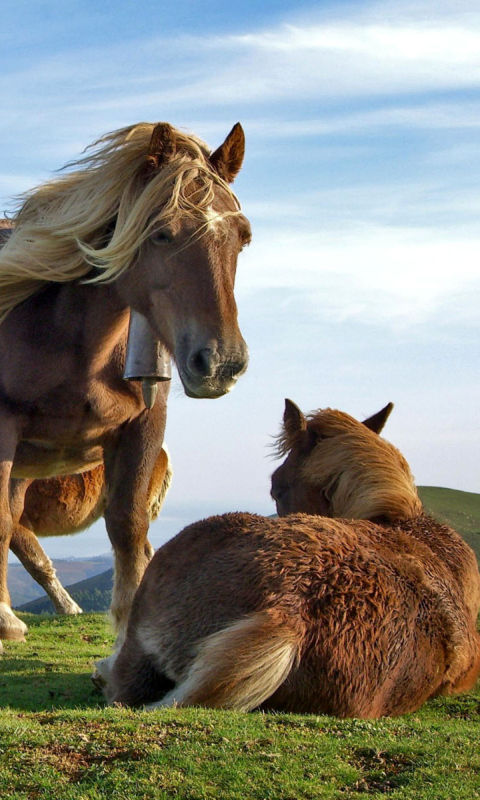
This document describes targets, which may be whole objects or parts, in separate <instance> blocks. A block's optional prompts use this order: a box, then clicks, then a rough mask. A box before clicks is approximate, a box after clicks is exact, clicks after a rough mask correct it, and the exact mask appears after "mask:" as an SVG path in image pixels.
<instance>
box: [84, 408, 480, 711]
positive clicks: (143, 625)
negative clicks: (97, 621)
mask: <svg viewBox="0 0 480 800" xmlns="http://www.w3.org/2000/svg"><path fill="white" fill-rule="evenodd" d="M390 410H391V406H387V407H386V409H384V410H383V412H380V413H379V414H377V415H375V416H374V417H371V418H370V419H369V420H367V421H366V422H365V423H364V424H362V423H360V422H357V421H356V420H354V419H353V418H352V417H350V416H348V415H347V414H344V413H341V412H339V411H332V410H330V409H327V410H325V411H319V412H316V413H314V414H312V415H311V416H310V417H307V418H306V417H304V416H303V414H302V413H301V412H300V411H299V409H298V408H297V407H296V406H295V405H294V404H293V403H291V402H290V401H287V403H286V408H285V415H284V426H283V430H282V433H281V435H280V437H279V439H278V452H279V453H280V454H283V455H287V454H288V455H287V459H286V461H285V463H284V464H283V465H282V466H281V467H279V469H277V470H276V472H275V473H274V475H273V478H272V494H273V497H274V498H275V500H276V502H277V506H278V511H279V513H280V514H282V515H283V514H286V515H287V516H282V517H281V518H279V519H271V518H265V517H259V516H256V515H252V514H225V515H223V516H219V517H212V518H210V519H207V520H205V521H203V522H197V523H195V524H194V525H191V526H189V527H188V528H185V530H183V531H182V532H181V533H180V534H178V536H176V538H174V539H173V540H172V541H170V542H168V543H167V544H166V545H164V546H163V547H162V548H161V549H160V550H159V551H158V552H157V553H156V555H155V556H154V558H153V560H152V561H151V563H150V565H149V566H148V568H147V570H146V573H145V575H144V578H143V580H142V583H141V585H140V587H139V589H138V591H137V594H136V596H135V599H134V602H133V606H132V611H131V616H130V621H129V625H128V630H127V637H126V640H125V643H124V645H123V647H122V649H121V650H120V652H119V653H118V655H117V657H115V656H113V657H110V661H107V662H106V663H105V662H103V663H102V662H100V664H99V671H100V674H101V675H102V676H103V678H104V680H106V682H107V686H106V689H105V692H106V695H107V698H108V699H109V700H110V701H111V702H120V703H125V704H127V705H131V706H138V705H141V704H147V705H148V707H149V708H157V707H160V706H165V705H172V704H178V705H203V706H208V707H215V708H216V707H223V708H232V709H237V710H249V709H253V708H262V709H275V710H278V711H290V712H313V713H316V714H324V713H326V714H335V715H337V716H341V717H379V716H383V715H397V714H402V713H405V712H407V711H412V710H414V709H416V708H418V707H419V706H420V705H421V703H423V702H424V701H425V700H427V699H428V698H429V697H433V696H435V695H437V694H448V693H450V692H459V691H462V690H464V689H468V688H469V687H471V686H472V685H473V683H474V682H475V680H476V678H477V675H478V674H479V672H480V637H479V635H478V634H477V632H476V628H475V620H476V615H477V612H478V608H479V604H480V576H479V573H478V569H477V564H476V560H475V556H474V554H473V552H472V550H471V549H470V548H469V547H468V545H466V544H465V543H464V541H463V540H462V539H461V537H460V536H459V535H458V534H457V533H455V532H454V531H453V530H451V529H450V528H448V527H446V526H444V525H441V524H439V523H437V522H435V521H434V520H432V519H430V518H429V517H426V516H424V514H423V512H422V506H421V503H420V500H419V498H418V494H417V492H416V489H415V486H414V483H413V479H412V476H411V473H410V470H409V468H408V465H407V463H406V462H405V460H404V458H403V457H402V455H401V454H400V453H399V451H398V450H396V449H395V448H394V447H393V446H392V445H391V444H389V443H388V442H386V441H385V440H383V439H381V438H380V436H379V435H378V433H379V432H380V430H381V428H382V427H383V424H384V422H385V419H386V417H387V416H388V413H389V412H390ZM304 511H307V512H308V514H306V513H298V512H304ZM109 673H110V674H109Z"/></svg>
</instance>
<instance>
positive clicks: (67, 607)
mask: <svg viewBox="0 0 480 800" xmlns="http://www.w3.org/2000/svg"><path fill="white" fill-rule="evenodd" d="M171 479H172V468H171V464H170V458H169V455H168V452H167V450H166V448H165V447H162V449H161V451H160V455H159V457H158V459H157V463H156V465H155V469H154V470H153V473H152V476H151V479H150V486H149V488H148V517H149V520H150V522H153V521H154V520H155V519H157V517H158V515H159V513H160V509H161V508H162V505H163V502H164V500H165V497H166V494H167V492H168V489H169V487H170V483H171ZM106 500H107V487H106V485H105V469H104V467H103V464H99V465H98V466H97V467H94V468H93V469H90V470H87V471H86V472H81V473H79V474H77V475H62V476H59V477H57V478H45V479H43V480H41V479H37V480H34V481H32V483H31V484H30V486H29V487H28V489H27V491H26V493H25V504H24V510H23V514H22V516H21V518H20V521H19V523H18V524H17V525H15V527H14V529H13V534H12V539H11V542H10V549H11V550H12V552H13V553H14V554H15V555H16V556H17V558H18V559H19V561H20V562H21V563H22V564H23V566H24V567H25V569H26V570H27V572H29V573H30V575H31V576H32V578H33V579H34V580H35V581H37V583H39V584H40V586H42V588H43V589H44V590H45V592H46V593H47V595H48V596H49V598H50V600H51V601H52V604H53V607H54V609H55V611H56V612H57V614H81V612H82V609H81V608H80V606H79V605H78V604H77V603H76V602H75V600H73V598H72V597H70V595H69V593H68V592H67V590H66V589H65V588H64V587H63V586H62V584H61V583H60V581H59V579H58V577H57V574H56V571H55V568H54V566H53V564H52V562H51V560H50V559H49V557H48V556H47V554H46V553H45V551H44V550H43V548H42V547H41V545H40V542H39V541H38V539H37V536H68V535H70V534H73V533H78V532H79V531H83V530H84V529H85V528H88V527H89V526H90V525H92V524H93V523H94V522H96V521H97V520H98V519H99V518H100V517H101V516H103V513H104V510H105V504H106ZM147 548H148V549H149V550H150V553H149V555H150V557H151V556H152V555H153V552H154V551H153V547H152V546H151V544H150V542H148V540H147V542H146V549H147ZM147 554H148V553H147Z"/></svg>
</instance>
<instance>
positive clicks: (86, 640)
mask: <svg viewBox="0 0 480 800" xmlns="http://www.w3.org/2000/svg"><path fill="white" fill-rule="evenodd" d="M19 616H21V618H22V619H24V621H25V622H26V623H27V625H28V628H29V633H28V635H27V640H26V642H8V641H4V647H5V651H4V654H3V656H1V657H0V707H2V708H6V707H9V708H13V709H18V710H22V711H42V710H51V709H52V708H56V709H67V708H78V707H84V708H92V707H98V706H99V705H100V706H101V705H104V703H103V697H102V695H101V693H100V692H99V691H98V689H96V688H95V687H94V685H93V684H92V682H91V680H90V675H91V673H92V671H93V664H94V662H95V661H97V660H98V659H99V658H103V657H105V656H106V655H109V653H110V652H111V646H112V641H111V639H112V637H111V636H110V635H109V629H108V626H107V624H106V621H105V620H104V618H103V617H102V616H101V615H79V616H77V617H72V616H47V615H39V616H37V615H33V614H21V615H19Z"/></svg>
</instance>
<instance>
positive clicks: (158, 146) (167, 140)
mask: <svg viewBox="0 0 480 800" xmlns="http://www.w3.org/2000/svg"><path fill="white" fill-rule="evenodd" d="M174 155H175V134H174V132H173V128H172V126H171V125H169V124H168V122H158V123H157V125H155V127H154V129H153V132H152V135H151V137H150V144H149V145H148V154H147V165H148V168H149V169H150V170H152V171H154V170H156V169H158V168H159V167H161V166H163V165H164V164H166V163H167V162H168V161H170V159H171V158H172V157H173V156H174Z"/></svg>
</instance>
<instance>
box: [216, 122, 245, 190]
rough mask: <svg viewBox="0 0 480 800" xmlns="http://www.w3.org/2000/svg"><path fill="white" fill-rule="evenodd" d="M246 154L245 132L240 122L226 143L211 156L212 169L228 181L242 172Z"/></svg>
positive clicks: (230, 181)
mask: <svg viewBox="0 0 480 800" xmlns="http://www.w3.org/2000/svg"><path fill="white" fill-rule="evenodd" d="M244 155H245V134H244V132H243V128H242V126H241V125H240V123H239V122H237V124H236V125H234V126H233V128H232V130H231V131H230V133H229V134H228V136H227V138H226V139H225V141H224V143H223V144H221V145H220V147H219V148H217V150H215V152H214V153H212V154H211V156H210V159H209V161H210V164H211V166H212V169H213V170H214V171H215V172H217V173H218V175H220V177H221V178H223V180H224V181H226V182H227V183H232V182H233V181H234V180H235V178H236V177H237V175H238V173H239V172H240V169H241V166H242V164H243V157H244Z"/></svg>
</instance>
